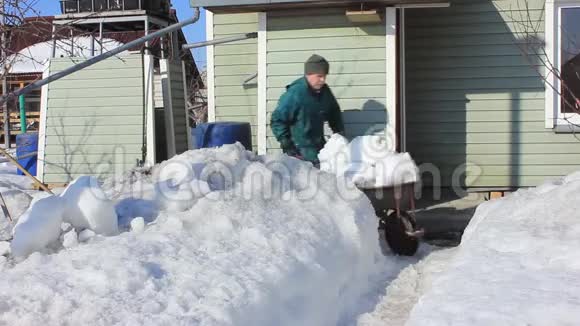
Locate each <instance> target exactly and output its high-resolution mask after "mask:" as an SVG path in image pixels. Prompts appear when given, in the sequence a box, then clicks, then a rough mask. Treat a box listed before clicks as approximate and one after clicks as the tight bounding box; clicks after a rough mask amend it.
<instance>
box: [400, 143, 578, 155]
mask: <svg viewBox="0 0 580 326" xmlns="http://www.w3.org/2000/svg"><path fill="white" fill-rule="evenodd" d="M408 147H409V151H411V152H422V153H424V154H429V155H433V154H437V155H453V154H467V155H471V154H496V155H500V154H503V155H507V154H566V153H570V151H571V148H573V147H574V146H573V145H571V144H570V143H552V144H550V145H549V146H548V145H546V144H518V145H514V144H467V145H457V144H439V145H437V146H435V145H432V144H429V145H424V144H410V145H409V146H408Z"/></svg>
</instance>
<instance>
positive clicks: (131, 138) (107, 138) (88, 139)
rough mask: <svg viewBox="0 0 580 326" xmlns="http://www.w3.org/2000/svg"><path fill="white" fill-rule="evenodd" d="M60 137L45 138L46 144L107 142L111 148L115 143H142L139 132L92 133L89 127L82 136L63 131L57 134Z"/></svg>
mask: <svg viewBox="0 0 580 326" xmlns="http://www.w3.org/2000/svg"><path fill="white" fill-rule="evenodd" d="M59 136H60V137H49V138H48V139H47V140H46V145H50V146H53V145H55V146H56V145H62V146H70V145H85V144H86V145H100V144H109V145H111V148H114V146H115V145H124V144H126V145H133V144H143V136H142V135H139V134H132V135H94V134H92V133H91V131H90V129H89V130H87V133H85V134H84V135H82V136H77V135H71V134H69V133H68V132H67V130H65V131H64V133H62V134H59Z"/></svg>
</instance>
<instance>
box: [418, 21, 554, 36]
mask: <svg viewBox="0 0 580 326" xmlns="http://www.w3.org/2000/svg"><path fill="white" fill-rule="evenodd" d="M516 27H518V28H519V29H520V30H521V27H519V26H518V24H514V23H506V24H486V23H482V24H469V25H460V26H444V27H440V26H429V27H409V28H407V33H408V34H407V35H409V37H412V36H413V35H416V34H425V33H431V35H433V36H435V37H436V36H439V35H474V36H476V35H477V36H478V35H482V34H503V33H506V32H509V31H510V30H515V28H516ZM536 31H537V32H539V33H541V32H544V26H543V24H539V26H538V28H537V30H536Z"/></svg>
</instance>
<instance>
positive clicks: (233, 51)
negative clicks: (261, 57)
mask: <svg viewBox="0 0 580 326" xmlns="http://www.w3.org/2000/svg"><path fill="white" fill-rule="evenodd" d="M214 48H215V50H214V54H215V55H216V56H219V55H238V54H257V53H258V44H257V43H256V42H255V41H254V42H253V43H251V44H247V42H246V44H239V43H236V44H231V45H216V46H214Z"/></svg>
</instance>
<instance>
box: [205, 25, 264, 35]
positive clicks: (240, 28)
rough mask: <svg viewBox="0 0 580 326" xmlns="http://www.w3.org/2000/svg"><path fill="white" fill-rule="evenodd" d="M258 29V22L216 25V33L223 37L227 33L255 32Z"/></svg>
mask: <svg viewBox="0 0 580 326" xmlns="http://www.w3.org/2000/svg"><path fill="white" fill-rule="evenodd" d="M257 31H258V24H256V23H254V22H251V23H239V24H228V25H215V26H214V30H213V32H214V35H215V36H216V38H218V37H223V36H227V35H239V34H245V33H254V32H257Z"/></svg>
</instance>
